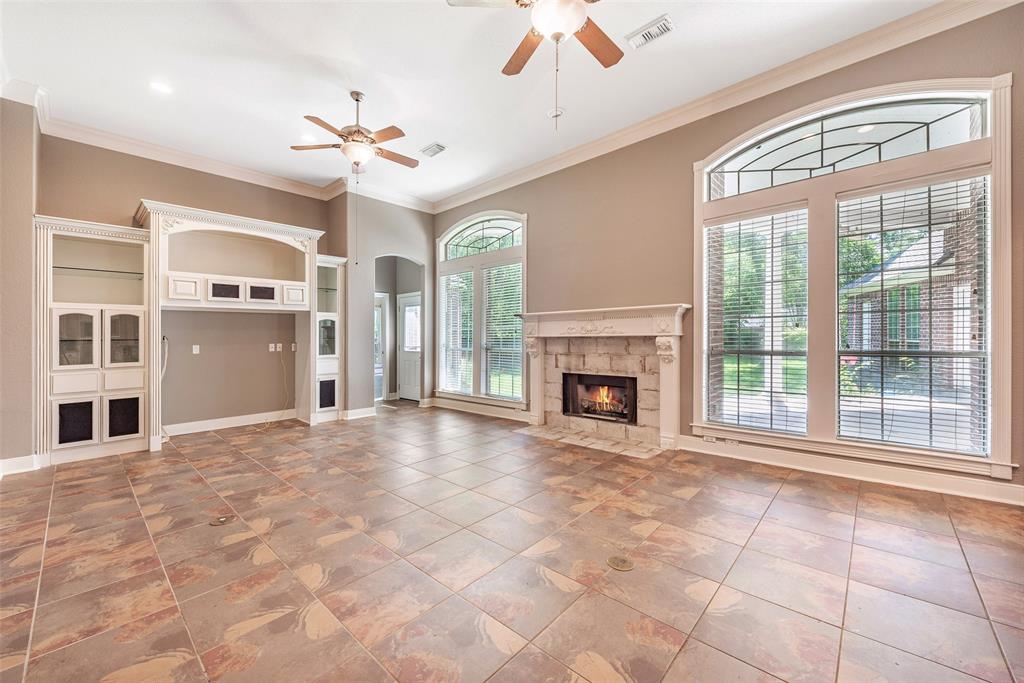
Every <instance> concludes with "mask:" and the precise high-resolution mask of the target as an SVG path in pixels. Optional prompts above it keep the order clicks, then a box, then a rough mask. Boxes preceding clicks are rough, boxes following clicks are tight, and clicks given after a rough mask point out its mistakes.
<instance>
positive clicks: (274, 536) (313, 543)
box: [246, 498, 358, 562]
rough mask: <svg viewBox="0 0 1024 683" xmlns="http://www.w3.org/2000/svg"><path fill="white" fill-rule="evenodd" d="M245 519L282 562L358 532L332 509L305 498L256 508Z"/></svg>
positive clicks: (289, 560)
mask: <svg viewBox="0 0 1024 683" xmlns="http://www.w3.org/2000/svg"><path fill="white" fill-rule="evenodd" d="M246 521H247V522H248V523H249V526H250V527H252V530H253V531H255V532H256V533H257V534H259V536H260V537H261V538H262V539H263V540H264V541H265V542H266V543H267V545H269V546H270V547H271V548H272V549H273V550H274V552H275V553H277V554H278V555H279V556H280V557H281V559H283V560H284V561H285V562H291V561H293V560H295V559H296V558H298V557H302V556H304V555H306V554H308V553H311V552H313V551H315V550H317V549H320V548H326V547H328V546H330V545H332V544H334V543H338V542H340V541H343V540H345V539H347V538H351V537H352V536H355V535H356V534H357V533H358V531H357V530H356V529H353V528H352V527H351V526H350V525H349V524H347V523H346V522H344V521H342V520H341V519H339V518H338V516H337V515H335V514H334V513H333V512H331V511H330V510H328V509H327V508H325V507H323V506H321V505H317V504H316V503H315V502H313V501H311V500H309V499H308V498H305V499H299V500H294V501H287V502H284V503H275V504H274V505H268V506H266V507H262V508H259V509H257V510H255V511H254V512H252V513H251V514H250V516H249V517H248V518H247V519H246Z"/></svg>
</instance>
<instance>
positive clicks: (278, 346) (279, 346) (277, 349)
mask: <svg viewBox="0 0 1024 683" xmlns="http://www.w3.org/2000/svg"><path fill="white" fill-rule="evenodd" d="M274 350H275V351H282V350H283V346H282V345H281V344H277V345H276V348H275V349H274Z"/></svg>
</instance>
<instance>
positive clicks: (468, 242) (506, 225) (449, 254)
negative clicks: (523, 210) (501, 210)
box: [444, 218, 523, 261]
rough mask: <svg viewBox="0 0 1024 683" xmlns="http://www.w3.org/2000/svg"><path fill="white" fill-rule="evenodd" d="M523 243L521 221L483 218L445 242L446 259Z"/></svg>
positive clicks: (473, 254) (474, 254)
mask: <svg viewBox="0 0 1024 683" xmlns="http://www.w3.org/2000/svg"><path fill="white" fill-rule="evenodd" d="M522 243H523V224H522V222H521V221H518V220H516V219H512V218H482V219H480V220H477V221H474V222H472V223H470V224H468V225H466V226H465V227H464V228H462V229H461V230H460V231H459V232H457V233H455V234H454V235H453V236H452V237H451V238H450V239H449V240H448V242H447V243H445V248H444V260H445V261H451V260H452V259H458V258H463V257H466V256H476V255H477V254H483V253H485V252H488V251H498V250H499V249H508V248H509V247H518V246H520V245H522Z"/></svg>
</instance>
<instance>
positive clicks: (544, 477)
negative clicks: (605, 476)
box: [516, 460, 579, 486]
mask: <svg viewBox="0 0 1024 683" xmlns="http://www.w3.org/2000/svg"><path fill="white" fill-rule="evenodd" d="M577 474H579V472H577V471H576V470H575V469H572V468H570V467H566V466H565V465H560V464H558V463H557V462H552V461H551V460H545V461H543V462H539V463H537V464H534V465H530V466H529V467H524V468H523V469H521V470H519V471H518V472H516V477H517V478H519V479H526V480H527V481H532V482H533V483H535V484H540V485H542V486H557V485H558V484H561V483H562V482H563V481H567V480H569V479H572V478H573V477H575V476H576V475H577Z"/></svg>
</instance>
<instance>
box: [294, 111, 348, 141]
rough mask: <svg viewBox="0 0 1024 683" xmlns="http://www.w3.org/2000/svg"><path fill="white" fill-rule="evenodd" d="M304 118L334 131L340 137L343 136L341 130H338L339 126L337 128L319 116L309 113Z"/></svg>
mask: <svg viewBox="0 0 1024 683" xmlns="http://www.w3.org/2000/svg"><path fill="white" fill-rule="evenodd" d="M303 118H305V119H306V120H307V121H309V122H310V123H315V124H316V125H318V126H320V127H321V128H323V129H324V130H329V131H331V132H332V133H334V134H335V135H337V136H338V137H341V131H340V130H338V129H337V128H335V127H334V126H332V125H331V124H329V123H327V122H326V121H324V120H323V119H322V118H320V117H319V116H311V115H309V114H307V115H306V116H304V117H303Z"/></svg>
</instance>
